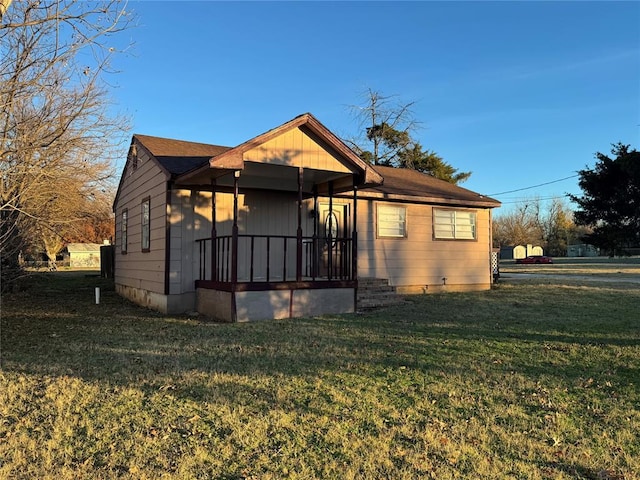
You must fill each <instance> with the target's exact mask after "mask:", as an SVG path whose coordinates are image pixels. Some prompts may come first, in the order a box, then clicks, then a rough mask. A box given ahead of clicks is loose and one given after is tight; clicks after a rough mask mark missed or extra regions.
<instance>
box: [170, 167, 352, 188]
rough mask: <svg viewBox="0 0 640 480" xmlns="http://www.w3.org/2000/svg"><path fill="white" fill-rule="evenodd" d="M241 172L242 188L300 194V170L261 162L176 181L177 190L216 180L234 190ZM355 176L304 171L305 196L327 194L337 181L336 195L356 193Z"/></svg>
mask: <svg viewBox="0 0 640 480" xmlns="http://www.w3.org/2000/svg"><path fill="white" fill-rule="evenodd" d="M235 171H239V172H240V177H239V181H238V185H239V187H240V188H251V189H261V190H279V191H290V192H297V191H298V167H294V166H288V165H277V164H265V163H261V162H250V161H246V162H244V168H243V169H242V170H230V169H217V168H210V169H207V170H202V171H199V172H194V174H192V175H189V176H188V177H186V178H184V179H180V178H178V179H177V180H176V183H175V185H176V187H178V188H185V189H194V190H195V189H199V190H206V189H209V188H211V182H212V180H214V179H215V180H216V187H217V188H219V187H233V177H234V175H233V174H234V172H235ZM353 175H354V174H353V173H351V172H349V173H345V172H334V171H328V170H317V169H312V168H304V169H303V173H302V176H303V187H302V190H303V193H304V194H309V195H310V194H312V193H313V187H314V186H316V187H317V188H318V191H319V193H326V192H328V189H329V182H334V192H336V193H338V192H345V191H350V190H353Z"/></svg>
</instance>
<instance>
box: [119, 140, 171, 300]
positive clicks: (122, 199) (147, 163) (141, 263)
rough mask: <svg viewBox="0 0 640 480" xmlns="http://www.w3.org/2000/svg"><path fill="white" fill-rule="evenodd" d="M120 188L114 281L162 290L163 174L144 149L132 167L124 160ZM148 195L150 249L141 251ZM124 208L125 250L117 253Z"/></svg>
mask: <svg viewBox="0 0 640 480" xmlns="http://www.w3.org/2000/svg"><path fill="white" fill-rule="evenodd" d="M124 176H125V178H124V179H123V183H122V185H121V188H120V192H119V196H118V203H117V205H116V207H115V210H116V212H115V214H116V268H115V282H116V283H117V284H121V285H125V286H128V287H134V288H139V289H143V290H148V291H150V292H156V293H164V264H165V225H166V221H165V212H166V193H165V189H166V182H167V177H166V175H165V174H164V172H163V171H162V170H161V169H160V167H159V166H158V165H157V164H156V163H155V162H154V161H153V160H151V159H150V158H149V157H148V156H147V155H146V153H145V151H144V149H142V148H140V149H138V162H137V167H136V169H135V170H134V169H133V168H132V165H131V164H128V165H127V167H126V171H125V172H124ZM146 197H150V205H151V210H150V249H149V252H142V244H141V240H142V211H141V208H142V207H141V206H142V200H143V198H146ZM125 208H126V209H127V210H128V225H127V236H128V242H127V244H128V245H127V253H126V255H123V254H122V253H121V250H122V248H121V247H122V246H121V239H120V233H121V225H120V223H121V220H122V211H123V210H124V209H125Z"/></svg>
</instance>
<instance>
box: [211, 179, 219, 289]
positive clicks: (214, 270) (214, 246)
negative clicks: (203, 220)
mask: <svg viewBox="0 0 640 480" xmlns="http://www.w3.org/2000/svg"><path fill="white" fill-rule="evenodd" d="M216 223H217V222H216V179H215V178H212V179H211V280H213V281H214V282H216V281H218V230H217V227H216Z"/></svg>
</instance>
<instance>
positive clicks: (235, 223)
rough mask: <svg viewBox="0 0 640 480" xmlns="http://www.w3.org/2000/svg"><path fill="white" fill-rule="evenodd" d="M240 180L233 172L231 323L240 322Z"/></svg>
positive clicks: (236, 172) (237, 173) (237, 172)
mask: <svg viewBox="0 0 640 480" xmlns="http://www.w3.org/2000/svg"><path fill="white" fill-rule="evenodd" d="M238 178H240V171H239V170H236V171H235V172H233V227H232V229H231V321H232V322H236V321H237V320H238V312H237V306H236V286H237V284H238Z"/></svg>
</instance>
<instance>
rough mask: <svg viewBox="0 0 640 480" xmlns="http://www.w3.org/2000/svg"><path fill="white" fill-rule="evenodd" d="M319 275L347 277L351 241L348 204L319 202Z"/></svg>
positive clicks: (336, 277) (337, 277)
mask: <svg viewBox="0 0 640 480" xmlns="http://www.w3.org/2000/svg"><path fill="white" fill-rule="evenodd" d="M319 234H320V255H321V260H320V276H322V277H328V278H335V279H344V278H348V277H349V272H350V265H349V259H350V258H351V242H350V239H349V238H348V237H349V205H341V204H334V205H333V211H331V210H330V209H329V204H320V229H319Z"/></svg>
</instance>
